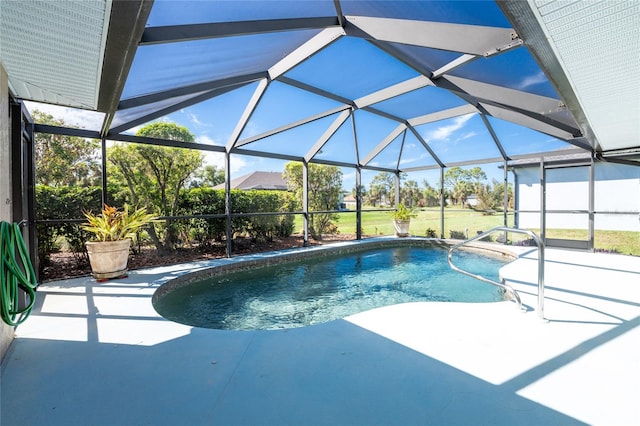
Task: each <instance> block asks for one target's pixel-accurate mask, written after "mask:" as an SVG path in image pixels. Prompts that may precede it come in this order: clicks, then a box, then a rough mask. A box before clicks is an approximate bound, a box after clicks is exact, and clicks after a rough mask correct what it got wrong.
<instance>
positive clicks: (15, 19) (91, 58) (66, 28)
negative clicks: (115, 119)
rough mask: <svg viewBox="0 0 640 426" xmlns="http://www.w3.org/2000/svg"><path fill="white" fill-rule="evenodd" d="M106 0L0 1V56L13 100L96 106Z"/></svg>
mask: <svg viewBox="0 0 640 426" xmlns="http://www.w3.org/2000/svg"><path fill="white" fill-rule="evenodd" d="M110 9H111V0H87V1H48V2H47V1H38V2H36V1H13V0H9V1H1V2H0V58H1V60H2V63H3V65H4V67H5V69H6V71H7V73H8V75H9V86H10V88H11V90H12V92H13V93H14V95H15V96H16V97H18V98H21V99H25V100H33V101H38V102H45V103H51V104H57V105H65V106H71V107H77V108H86V109H96V106H97V101H98V99H97V98H98V89H99V85H100V81H101V70H102V59H103V55H104V45H105V40H106V36H107V25H108V22H109V11H110Z"/></svg>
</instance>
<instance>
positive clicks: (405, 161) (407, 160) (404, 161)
mask: <svg viewBox="0 0 640 426" xmlns="http://www.w3.org/2000/svg"><path fill="white" fill-rule="evenodd" d="M424 158H431V154H428V153H426V152H425V153H423V154H420V155H418V156H417V157H410V158H402V159H401V160H400V164H403V165H405V164H411V163H416V162H418V161H420V160H422V159H424Z"/></svg>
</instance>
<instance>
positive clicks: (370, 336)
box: [0, 250, 640, 426]
mask: <svg viewBox="0 0 640 426" xmlns="http://www.w3.org/2000/svg"><path fill="white" fill-rule="evenodd" d="M546 254H547V255H546V284H547V287H546V292H545V295H546V300H545V316H546V318H547V320H548V321H547V322H544V321H541V320H540V319H538V317H537V314H536V312H535V308H536V305H537V302H536V297H537V287H536V285H537V284H536V279H537V272H536V266H537V261H536V259H535V257H536V253H535V251H527V252H525V253H523V255H522V256H521V257H520V258H519V259H518V260H516V261H514V262H512V263H510V264H508V265H507V266H505V267H504V268H503V269H502V271H501V274H502V276H503V277H505V278H507V279H508V280H509V281H510V282H511V283H512V284H513V285H514V286H515V287H516V289H517V290H518V291H519V292H520V294H521V296H522V298H523V302H524V304H525V305H526V306H527V307H528V311H527V312H526V313H522V312H519V311H518V310H517V308H516V306H515V304H514V303H513V302H498V303H487V304H465V303H441V302H425V303H412V304H403V305H394V306H388V307H385V308H380V309H376V310H372V311H368V312H363V313H360V314H356V315H353V316H351V317H348V318H345V319H342V320H337V321H332V322H329V323H325V324H320V325H315V326H310V327H305V328H298V329H289V330H279V331H251V332H250V331H220V330H208V329H199V328H193V327H188V326H183V325H180V324H176V323H173V322H170V321H167V320H164V319H163V318H162V317H160V316H159V315H158V314H157V313H156V312H155V310H154V309H153V307H152V305H151V296H152V294H153V292H154V291H155V290H156V289H157V288H158V287H159V286H160V285H161V284H162V283H164V282H166V281H168V280H169V279H171V278H174V277H176V276H178V275H181V274H184V273H186V272H189V271H193V270H197V269H200V268H203V267H207V266H211V265H214V264H216V263H219V262H225V261H228V260H221V261H208V262H195V263H190V264H184V265H180V266H174V267H163V268H152V269H147V270H139V271H134V272H131V274H130V276H129V277H128V278H126V279H122V280H115V281H110V282H107V283H96V282H95V281H94V280H93V279H91V278H88V277H86V278H79V279H73V280H67V281H60V282H51V283H46V284H43V285H41V286H40V287H39V291H38V301H37V306H36V309H35V311H34V312H33V314H32V315H31V317H30V318H29V319H28V320H27V321H26V322H25V323H24V324H23V325H21V326H20V327H18V329H17V331H16V334H17V337H16V339H15V341H14V342H13V344H12V346H11V348H10V350H9V352H8V353H7V355H6V357H5V360H4V363H3V365H2V383H1V400H2V405H1V410H2V411H1V413H0V414H1V417H0V419H1V423H2V425H5V426H12V425H315V424H319V425H410V424H419V425H427V424H446V425H450V424H451V425H454V424H461V425H479V424H504V425H514V424H518V425H520V424H530V425H560V424H561V425H564V424H601V425H638V424H640V408H639V404H638V399H639V398H640V258H637V257H636V258H634V257H627V256H616V255H605V254H590V253H580V252H571V251H561V250H547V252H546ZM234 261H238V259H235V260H234ZM480 285H481V284H480Z"/></svg>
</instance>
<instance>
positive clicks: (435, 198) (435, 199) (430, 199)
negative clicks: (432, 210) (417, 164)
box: [422, 179, 440, 207]
mask: <svg viewBox="0 0 640 426" xmlns="http://www.w3.org/2000/svg"><path fill="white" fill-rule="evenodd" d="M422 184H423V185H424V190H423V192H422V196H423V199H424V204H425V206H427V207H435V206H439V205H440V190H439V189H435V188H434V187H432V186H431V185H429V182H428V181H427V180H426V179H425V180H423V181H422Z"/></svg>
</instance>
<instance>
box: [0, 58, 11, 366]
mask: <svg viewBox="0 0 640 426" xmlns="http://www.w3.org/2000/svg"><path fill="white" fill-rule="evenodd" d="M10 134H11V132H10V130H9V89H8V86H7V73H6V72H5V70H4V68H3V67H2V64H1V63H0V220H4V221H11V219H12V217H11V216H12V214H11V173H10V170H11V143H10ZM12 340H13V327H11V326H8V325H7V324H5V323H4V322H2V321H0V359H2V358H4V354H5V353H6V352H7V349H8V348H9V345H10V344H11V341H12Z"/></svg>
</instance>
